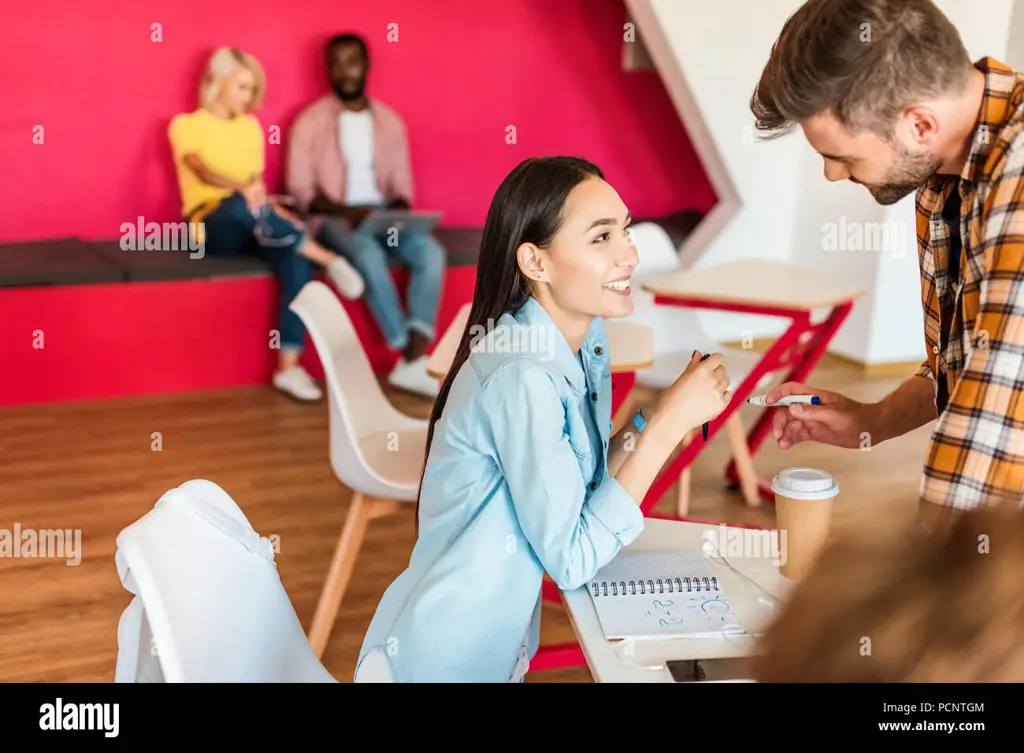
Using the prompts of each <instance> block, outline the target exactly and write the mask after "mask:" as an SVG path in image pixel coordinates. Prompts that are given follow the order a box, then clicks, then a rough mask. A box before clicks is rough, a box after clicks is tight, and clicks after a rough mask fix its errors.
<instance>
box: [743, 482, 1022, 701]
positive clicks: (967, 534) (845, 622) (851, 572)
mask: <svg viewBox="0 0 1024 753" xmlns="http://www.w3.org/2000/svg"><path fill="white" fill-rule="evenodd" d="M1017 503H1019V500H1015V501H1014V503H1013V504H1004V505H999V506H996V507H993V508H988V509H986V508H980V509H974V510H969V511H966V512H962V513H960V514H958V515H956V516H952V517H951V518H950V519H949V520H948V521H947V525H946V526H940V527H936V528H935V529H933V530H931V531H924V530H922V529H917V530H916V531H913V532H912V533H911V534H910V535H906V534H904V535H902V536H900V535H892V534H883V535H877V534H876V535H862V536H855V537H848V538H843V539H840V540H838V541H836V542H834V543H833V544H832V545H831V546H829V547H828V548H827V549H826V551H824V552H823V553H822V555H821V557H820V559H819V561H818V563H817V564H816V565H815V569H814V570H813V571H812V572H811V573H810V574H809V575H808V577H807V578H806V580H804V581H803V582H802V583H800V584H799V585H798V587H797V588H796V590H795V591H794V593H793V594H792V595H791V597H790V600H789V602H788V603H787V604H786V605H785V606H784V607H783V608H782V610H781V614H780V615H779V616H778V617H777V619H776V620H775V622H774V624H772V625H771V626H770V627H769V629H768V630H767V631H766V633H765V634H764V635H763V636H762V638H761V641H760V648H759V651H757V652H755V654H756V655H755V656H754V657H753V658H752V661H751V666H750V669H751V674H750V677H752V678H753V679H756V680H758V681H760V682H971V683H976V682H1022V681H1024V578H1022V577H1021V573H1022V572H1024V513H1022V512H1021V511H1020V510H1019V509H1017Z"/></svg>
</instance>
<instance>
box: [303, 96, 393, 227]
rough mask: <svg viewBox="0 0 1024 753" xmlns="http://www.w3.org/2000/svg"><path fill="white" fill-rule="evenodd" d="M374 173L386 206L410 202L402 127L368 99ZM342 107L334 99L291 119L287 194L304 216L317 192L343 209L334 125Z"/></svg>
mask: <svg viewBox="0 0 1024 753" xmlns="http://www.w3.org/2000/svg"><path fill="white" fill-rule="evenodd" d="M369 107H370V112H372V113H373V167H374V172H375V173H376V175H377V190H379V191H380V193H381V196H383V197H384V201H385V202H389V201H391V200H392V199H396V198H404V199H407V200H408V201H409V204H410V205H411V204H412V202H413V182H412V167H411V165H410V160H409V142H408V139H407V137H406V133H405V123H404V122H403V121H402V118H401V117H400V116H399V115H398V113H396V112H395V111H394V110H392V109H391V108H390V107H388V106H387V105H385V104H384V103H382V102H379V101H377V100H373V99H371V100H370V102H369ZM343 109H344V105H342V103H341V100H340V99H338V97H337V96H335V95H334V94H333V93H331V94H328V95H326V96H324V97H321V98H320V99H318V100H317V101H315V102H314V103H313V104H311V105H309V106H308V107H307V108H306V109H304V110H303V111H302V112H301V113H299V116H298V118H296V119H295V124H294V125H293V126H292V130H291V135H290V139H289V144H288V166H287V171H286V172H287V178H286V181H287V186H288V193H289V194H290V195H291V196H292V197H293V198H294V199H295V200H296V201H297V202H298V204H299V207H300V208H301V210H302V211H303V212H305V211H306V210H307V209H308V207H309V204H310V202H312V201H313V199H314V198H315V197H316V194H317V189H319V190H320V192H321V193H323V195H324V196H326V197H327V198H328V199H330V200H331V201H333V202H335V203H337V204H344V203H345V195H346V194H345V180H346V167H345V158H344V156H343V155H342V151H341V141H340V127H339V124H338V121H339V118H340V116H341V113H342V110H343Z"/></svg>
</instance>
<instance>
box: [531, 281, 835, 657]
mask: <svg viewBox="0 0 1024 753" xmlns="http://www.w3.org/2000/svg"><path fill="white" fill-rule="evenodd" d="M654 302H655V303H656V304H662V305H667V306H684V307H689V308H695V309H711V310H715V311H728V312H735V313H741V314H756V315H759V316H774V317H785V318H787V319H789V320H790V324H789V327H788V328H787V329H786V331H785V332H784V333H783V334H782V336H781V337H779V339H778V340H776V341H775V342H774V343H773V344H772V346H771V347H770V348H769V349H768V350H767V351H766V352H765V354H764V356H763V357H762V358H761V360H760V361H759V362H758V364H757V366H756V367H755V368H754V369H753V370H752V371H751V372H750V373H749V374H748V375H747V378H746V379H744V380H743V383H742V384H740V385H738V386H734V387H733V397H732V400H731V401H730V403H729V405H728V406H727V407H726V409H725V410H724V411H723V412H722V413H721V414H720V415H719V416H718V418H716V419H715V420H714V421H711V422H710V423H709V425H708V441H709V442H710V441H711V439H712V438H713V437H714V436H715V434H717V433H718V430H719V429H720V428H721V427H722V425H723V424H724V423H725V421H726V420H727V419H728V418H729V417H730V416H731V415H732V414H733V412H734V411H736V410H737V409H738V408H739V407H740V406H741V405H743V403H744V402H745V401H746V399H747V398H748V397H750V396H751V394H753V391H754V390H755V389H756V387H757V384H758V382H760V381H761V379H762V377H764V376H765V375H766V374H771V373H777V372H780V371H782V370H783V369H786V368H788V369H789V371H788V372H787V373H786V376H785V378H784V379H783V381H786V382H802V381H804V380H805V379H806V378H807V377H808V376H809V375H810V373H811V371H813V370H814V367H815V366H817V365H818V362H819V361H820V360H821V358H822V356H824V355H825V352H826V351H827V350H828V345H829V343H830V342H831V341H832V338H833V337H835V335H836V332H838V331H839V327H840V326H842V324H843V322H844V321H845V320H846V318H847V317H848V316H849V315H850V311H851V310H852V309H853V300H848V301H844V302H843V303H840V304H837V305H835V306H833V307H832V310H831V311H830V312H829V314H828V316H826V317H825V318H824V319H823V320H822V321H820V322H817V323H812V321H811V312H810V311H807V310H803V309H787V308H780V307H774V306H764V305H757V304H742V303H724V302H718V301H708V300H704V299H699V298H681V297H675V296H672V297H668V296H660V295H656V296H655V298H654ZM612 378H613V389H612V392H613V398H612V415H615V412H616V411H617V410H618V407H619V406H620V405H621V404H622V401H623V400H624V399H625V397H626V395H628V394H629V390H630V389H632V387H633V384H634V382H635V379H636V375H635V373H632V372H622V373H619V374H614V375H613V377H612ZM616 378H617V380H616ZM772 410H773V409H771V408H765V409H764V410H763V411H762V412H761V415H760V416H759V417H758V419H757V421H756V422H755V423H754V425H753V427H752V428H751V429H750V431H749V432H748V434H747V445H748V447H749V448H750V454H751V455H753V454H754V453H756V452H757V450H758V448H760V446H761V444H762V443H763V442H764V440H765V438H766V437H767V436H768V432H769V431H770V429H771V411H772ZM703 449H704V443H703V442H690V444H689V445H687V446H686V448H685V449H684V450H683V451H682V452H681V453H679V455H678V456H677V457H676V458H675V460H673V461H672V463H671V464H670V465H669V466H668V467H667V468H665V469H664V470H663V471H662V472H661V474H659V476H658V478H657V479H655V481H654V483H653V484H651V488H650V489H649V490H648V492H647V496H646V497H644V501H643V504H642V505H641V508H640V509H641V510H642V511H643V513H644V515H645V516H647V517H658V518H668V519H671V520H680V519H681V518H679V516H677V515H652V513H651V511H652V509H653V508H654V506H655V505H656V504H657V503H658V501H659V500H660V499H661V498H662V497H663V496H664V495H665V492H667V491H668V490H669V489H670V488H671V487H672V485H673V484H675V483H676V482H677V481H678V480H679V476H680V475H681V474H682V472H683V470H684V469H685V468H686V467H687V466H689V465H690V463H692V462H693V461H694V460H695V459H696V457H697V455H698V454H700V452H701V450H703ZM725 479H726V482H727V483H728V484H729V485H730V486H735V485H736V484H737V483H738V477H737V474H736V463H735V461H732V460H730V461H729V463H728V465H726V468H725ZM758 487H759V491H760V493H761V496H762V498H764V499H765V500H766V501H767V502H769V503H774V501H775V498H774V495H773V494H772V491H771V486H770V484H768V483H767V482H766V481H764V480H763V479H762V480H760V481H759V483H758ZM543 598H544V601H547V602H551V603H555V604H561V603H562V596H561V593H560V592H559V590H558V587H557V586H555V584H554V583H553V582H551V581H549V580H545V581H544V585H543ZM584 664H586V659H585V657H584V656H583V650H582V649H581V648H580V646H579V644H578V643H576V642H573V643H563V644H558V645H550V646H541V647H540V648H539V649H538V650H537V654H536V655H535V656H534V658H533V660H532V661H531V662H530V669H531V670H532V671H542V670H546V669H561V668H564V667H577V666H581V665H584Z"/></svg>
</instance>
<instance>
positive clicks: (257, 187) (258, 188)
mask: <svg viewBox="0 0 1024 753" xmlns="http://www.w3.org/2000/svg"><path fill="white" fill-rule="evenodd" d="M242 196H243V197H244V198H245V204H246V206H248V207H249V211H250V212H256V211H257V210H258V209H259V208H260V207H262V206H263V204H264V203H265V202H266V200H267V187H266V186H265V185H264V184H263V181H262V180H261V179H259V178H257V179H256V180H254V181H253V182H252V183H250V184H249V185H247V186H246V187H245V188H243V189H242Z"/></svg>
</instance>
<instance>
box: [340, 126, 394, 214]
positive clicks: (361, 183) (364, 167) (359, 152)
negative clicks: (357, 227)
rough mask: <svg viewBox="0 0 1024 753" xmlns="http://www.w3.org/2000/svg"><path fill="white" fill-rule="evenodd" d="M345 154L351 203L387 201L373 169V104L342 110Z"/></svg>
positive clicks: (343, 149)
mask: <svg viewBox="0 0 1024 753" xmlns="http://www.w3.org/2000/svg"><path fill="white" fill-rule="evenodd" d="M338 128H339V132H340V138H341V154H342V156H343V157H344V158H345V165H346V168H347V169H346V172H347V178H348V179H347V181H346V183H347V186H346V189H347V194H348V195H347V196H346V197H345V203H346V204H349V205H350V206H364V205H370V204H383V203H384V197H382V196H381V195H380V191H378V190H377V176H376V174H375V173H374V171H373V113H371V112H370V108H365V109H363V110H361V111H359V112H352V111H351V110H342V113H341V116H340V117H339V118H338Z"/></svg>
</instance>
